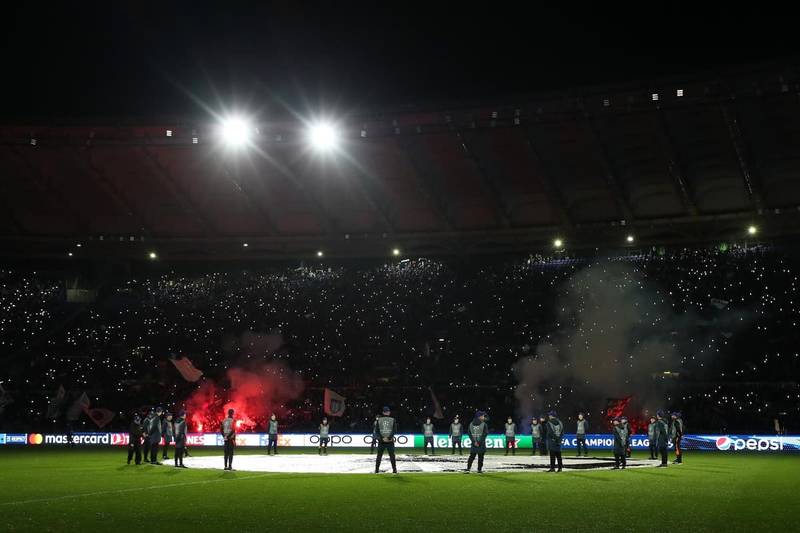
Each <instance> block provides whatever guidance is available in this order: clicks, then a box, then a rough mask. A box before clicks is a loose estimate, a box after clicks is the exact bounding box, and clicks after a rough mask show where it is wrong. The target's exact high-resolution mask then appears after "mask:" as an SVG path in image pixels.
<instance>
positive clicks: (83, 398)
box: [67, 392, 91, 421]
mask: <svg viewBox="0 0 800 533" xmlns="http://www.w3.org/2000/svg"><path fill="white" fill-rule="evenodd" d="M89 405H91V402H90V401H89V397H88V396H87V395H86V393H85V392H84V393H83V394H81V395H80V397H79V398H78V399H77V400H75V402H74V403H73V404H72V405H71V406H70V407H69V409H68V410H67V420H71V421H75V420H77V419H78V418H80V416H81V413H82V412H84V411H86V410H87V409H88V408H89Z"/></svg>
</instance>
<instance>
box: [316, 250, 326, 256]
mask: <svg viewBox="0 0 800 533" xmlns="http://www.w3.org/2000/svg"><path fill="white" fill-rule="evenodd" d="M323 255H325V254H324V253H322V250H317V257H322V256H323Z"/></svg>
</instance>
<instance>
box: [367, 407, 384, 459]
mask: <svg viewBox="0 0 800 533" xmlns="http://www.w3.org/2000/svg"><path fill="white" fill-rule="evenodd" d="M380 417H381V415H375V421H374V422H373V423H372V442H371V443H370V445H369V453H370V454H372V453H374V452H375V447H376V446H378V442H380V440H381V434H380V432H379V431H378V419H379V418H380Z"/></svg>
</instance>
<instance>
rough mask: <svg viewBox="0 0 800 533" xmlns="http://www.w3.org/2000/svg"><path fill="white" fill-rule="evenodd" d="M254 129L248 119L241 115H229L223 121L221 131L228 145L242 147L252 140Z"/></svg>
mask: <svg viewBox="0 0 800 533" xmlns="http://www.w3.org/2000/svg"><path fill="white" fill-rule="evenodd" d="M254 131H255V130H254V129H253V126H252V125H251V124H250V123H249V122H248V121H247V120H245V119H243V118H241V117H229V118H227V119H225V120H224V121H223V122H222V128H221V131H220V133H221V136H222V140H223V142H224V143H225V144H226V145H228V146H229V147H231V148H241V147H243V146H245V145H246V144H248V143H249V142H250V138H251V137H252V136H253V133H254Z"/></svg>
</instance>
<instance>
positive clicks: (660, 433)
mask: <svg viewBox="0 0 800 533" xmlns="http://www.w3.org/2000/svg"><path fill="white" fill-rule="evenodd" d="M664 416H665V415H664V412H663V411H659V412H657V413H656V418H657V420H656V427H655V441H656V448H657V449H658V453H659V455H661V464H660V465H658V466H659V468H663V467H666V466H667V444H668V442H669V428H668V427H667V421H666V420H664Z"/></svg>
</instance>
